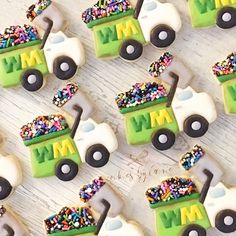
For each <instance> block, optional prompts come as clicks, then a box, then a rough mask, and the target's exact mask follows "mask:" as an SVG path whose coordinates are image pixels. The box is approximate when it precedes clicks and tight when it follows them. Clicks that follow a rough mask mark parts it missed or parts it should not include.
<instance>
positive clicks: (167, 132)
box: [115, 53, 217, 151]
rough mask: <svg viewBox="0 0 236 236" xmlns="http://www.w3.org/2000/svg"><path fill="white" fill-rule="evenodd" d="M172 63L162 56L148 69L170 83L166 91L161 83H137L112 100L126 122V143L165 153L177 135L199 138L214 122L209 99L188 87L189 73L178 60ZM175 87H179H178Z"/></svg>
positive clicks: (166, 54)
mask: <svg viewBox="0 0 236 236" xmlns="http://www.w3.org/2000/svg"><path fill="white" fill-rule="evenodd" d="M172 60H173V56H172V55H171V54H169V53H165V54H164V55H163V56H161V58H160V59H159V60H158V61H156V62H153V63H152V64H151V66H150V67H149V73H150V74H151V75H152V76H154V77H159V78H160V79H163V82H167V83H169V85H170V89H169V91H167V89H166V88H165V86H164V85H163V84H161V83H157V82H146V83H137V84H135V85H134V86H133V87H132V89H130V90H129V91H127V92H125V93H120V94H118V96H117V97H116V98H115V100H116V103H117V106H118V108H119V109H120V112H121V114H122V115H123V116H124V119H125V128H126V138H127V142H128V144H131V145H139V144H145V143H150V142H151V143H152V144H153V146H154V147H155V148H156V149H157V150H162V151H163V150H167V149H169V148H171V147H172V146H173V145H174V143H175V139H176V135H177V134H178V133H179V132H181V131H184V132H185V133H186V134H187V135H188V136H189V137H192V138H197V137H201V136H203V135H204V134H205V133H206V132H207V130H208V128H209V124H210V123H212V122H214V121H215V119H216V117H217V114H216V110H215V105H214V102H213V100H212V99H211V97H210V96H209V95H208V94H207V93H204V92H202V93H197V92H195V91H194V90H193V89H192V88H191V87H190V86H188V84H189V83H190V81H191V79H192V75H191V74H190V75H188V76H186V77H185V75H186V73H187V72H188V71H189V70H188V69H187V68H185V67H184V66H183V64H182V63H180V62H178V60H177V59H176V60H173V64H172ZM165 70H167V71H168V74H170V76H168V75H166V73H165ZM176 73H178V74H176ZM182 78H183V80H182ZM178 85H180V86H181V87H182V88H180V87H179V88H177V86H178ZM201 104H204V106H202V105H201Z"/></svg>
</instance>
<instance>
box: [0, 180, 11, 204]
mask: <svg viewBox="0 0 236 236" xmlns="http://www.w3.org/2000/svg"><path fill="white" fill-rule="evenodd" d="M11 191H12V186H11V184H10V183H9V181H8V180H6V179H4V178H3V177H0V200H4V199H5V198H7V197H8V196H9V195H10V194H11Z"/></svg>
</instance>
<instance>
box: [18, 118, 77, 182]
mask: <svg viewBox="0 0 236 236" xmlns="http://www.w3.org/2000/svg"><path fill="white" fill-rule="evenodd" d="M70 134H71V130H70V129H69V127H68V125H67V123H66V121H65V118H64V117H63V116H61V115H50V116H39V117H37V118H36V119H34V120H33V122H32V123H29V124H27V125H25V126H23V127H22V129H21V136H22V138H23V140H24V144H25V145H26V146H27V147H29V149H30V155H31V165H32V175H33V177H35V178H41V177H48V176H52V175H54V174H55V173H57V166H58V163H60V162H62V161H63V159H64V160H65V159H66V160H67V161H69V162H70V161H72V162H73V163H75V164H76V165H77V166H78V165H80V163H81V160H80V156H79V153H78V150H77V147H76V145H75V142H74V140H73V139H72V138H71V136H70Z"/></svg>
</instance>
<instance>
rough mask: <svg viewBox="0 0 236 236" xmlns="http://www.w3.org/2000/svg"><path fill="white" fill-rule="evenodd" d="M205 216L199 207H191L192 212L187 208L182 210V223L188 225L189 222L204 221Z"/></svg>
mask: <svg viewBox="0 0 236 236" xmlns="http://www.w3.org/2000/svg"><path fill="white" fill-rule="evenodd" d="M202 219H203V216H202V213H201V212H200V210H199V208H198V206H197V205H193V206H191V207H190V212H189V211H188V208H187V207H184V208H181V223H182V225H186V224H187V223H188V222H194V221H196V220H202Z"/></svg>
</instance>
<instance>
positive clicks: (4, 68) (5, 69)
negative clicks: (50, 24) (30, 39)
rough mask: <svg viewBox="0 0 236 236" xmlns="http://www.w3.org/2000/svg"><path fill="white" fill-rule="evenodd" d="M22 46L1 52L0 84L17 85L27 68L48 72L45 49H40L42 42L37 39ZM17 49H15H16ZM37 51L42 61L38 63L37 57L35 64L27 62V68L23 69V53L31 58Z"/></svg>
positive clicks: (44, 73)
mask: <svg viewBox="0 0 236 236" xmlns="http://www.w3.org/2000/svg"><path fill="white" fill-rule="evenodd" d="M26 45H27V44H26ZM26 45H24V46H22V47H20V46H21V45H19V47H17V46H16V47H13V48H11V50H5V52H3V53H0V85H1V86H2V87H6V88H7V87H13V86H17V85H19V84H20V82H21V76H22V73H23V72H24V71H25V70H27V69H37V70H39V71H41V72H42V74H43V75H46V74H48V67H47V63H46V59H45V56H44V52H43V50H41V49H40V45H41V42H40V41H37V44H36V42H34V44H28V45H29V46H28V47H27V46H26ZM14 49H15V50H14ZM33 51H36V53H37V56H38V58H39V59H40V61H41V63H40V64H38V63H37V61H36V60H35V59H33V60H32V61H33V64H34V65H33V66H29V64H28V63H27V62H26V64H27V68H25V69H22V59H21V55H22V54H24V55H25V56H26V57H28V58H29V59H32V58H31V52H33Z"/></svg>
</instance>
